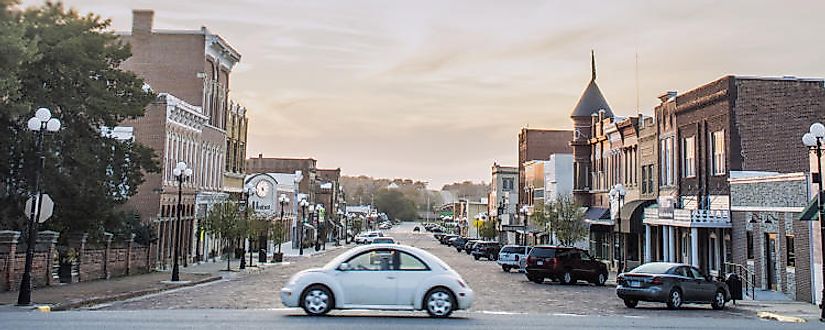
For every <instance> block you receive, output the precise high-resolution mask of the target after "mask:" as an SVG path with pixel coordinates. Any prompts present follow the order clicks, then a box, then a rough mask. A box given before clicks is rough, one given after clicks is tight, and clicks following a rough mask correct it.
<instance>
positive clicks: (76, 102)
mask: <svg viewBox="0 0 825 330" xmlns="http://www.w3.org/2000/svg"><path fill="white" fill-rule="evenodd" d="M0 1H2V2H0V4H2V8H1V9H3V10H2V12H3V13H2V14H0V20H1V21H0V39H2V41H3V42H0V54H2V55H0V57H4V56H6V51H9V52H11V54H13V55H14V56H20V57H19V59H17V58H15V60H13V61H0V63H2V64H0V66H11V68H8V67H0V107H2V109H0V110H1V111H0V126H2V127H3V128H2V133H0V139H2V141H6V142H8V143H3V144H2V145H1V146H0V164H2V165H0V179H2V181H3V183H4V184H5V185H4V186H5V188H6V189H5V192H4V193H3V194H0V199H2V200H0V222H2V223H0V226H2V227H5V228H17V229H20V228H22V227H23V219H24V217H23V216H22V210H21V209H22V207H21V206H22V204H23V202H24V201H25V199H26V198H27V195H28V193H29V191H30V190H31V180H32V178H33V177H34V169H35V168H36V167H37V166H36V164H37V158H36V152H34V137H33V134H31V132H29V131H27V130H26V129H25V127H26V125H25V121H26V120H27V119H28V118H29V117H30V116H31V115H32V113H33V112H34V108H37V107H41V106H44V107H48V108H50V109H51V111H52V115H53V117H56V118H59V119H60V121H61V122H62V123H63V127H62V128H61V130H60V132H58V133H56V134H47V137H46V141H45V144H44V145H45V146H46V148H44V153H45V156H46V169H45V171H44V172H43V175H42V188H43V191H45V192H47V193H49V194H50V195H51V197H52V199H54V200H55V210H54V215H53V217H52V218H51V219H50V220H49V221H48V222H47V223H46V226H47V227H48V228H50V229H53V230H57V231H60V232H61V233H64V234H65V233H67V232H69V231H72V232H88V233H90V234H91V235H92V237H94V236H100V234H102V232H103V231H119V230H120V227H123V226H128V221H126V220H125V219H126V217H123V216H122V214H121V213H120V212H119V211H118V208H119V206H121V205H122V204H123V203H125V202H126V200H127V199H128V198H129V197H130V196H132V195H134V194H135V193H137V187H138V186H139V185H140V184H141V183H142V182H143V173H146V172H156V171H158V165H157V163H156V162H155V160H154V159H153V157H154V154H153V152H152V150H151V149H149V148H147V147H145V146H143V145H140V144H138V143H135V142H133V141H118V140H116V139H114V138H111V137H105V136H103V135H102V134H101V128H102V127H113V126H116V125H117V124H118V123H120V122H121V121H123V120H124V119H127V118H134V117H139V116H142V115H143V113H144V109H145V107H146V105H148V104H149V103H150V102H151V101H152V100H153V99H154V95H153V94H152V93H151V92H149V91H145V90H144V89H143V85H144V83H143V80H142V79H140V78H138V77H137V76H135V75H134V74H133V73H131V72H127V71H124V70H122V69H120V64H121V63H122V62H123V61H124V60H126V59H127V58H129V57H130V56H131V52H130V49H129V46H128V44H125V43H124V42H122V41H121V40H120V39H119V38H118V36H117V35H116V34H115V33H113V32H112V31H110V29H109V28H110V21H109V20H105V19H102V18H100V17H99V16H97V15H94V14H87V15H80V14H79V13H78V12H77V11H75V10H67V9H65V8H64V7H63V5H62V4H60V3H57V4H54V3H46V4H45V5H43V6H38V7H29V8H28V9H26V10H24V11H11V10H10V9H9V4H10V3H14V1H11V2H10V1H9V0H0ZM9 17H11V19H9ZM19 31H22V35H21V34H20V33H19ZM6 32H8V33H6ZM7 39H11V40H7ZM6 41H9V42H8V43H7V42H6ZM65 236H66V235H61V237H65Z"/></svg>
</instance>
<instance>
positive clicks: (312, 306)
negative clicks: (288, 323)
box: [301, 285, 335, 316]
mask: <svg viewBox="0 0 825 330" xmlns="http://www.w3.org/2000/svg"><path fill="white" fill-rule="evenodd" d="M334 305H335V300H334V298H333V297H332V293H331V292H330V291H329V289H327V288H326V287H325V286H323V285H313V286H310V287H309V288H307V289H306V290H304V294H303V295H301V307H302V308H303V309H304V312H306V313H307V315H310V316H320V315H324V314H326V313H329V311H330V310H332V306H334Z"/></svg>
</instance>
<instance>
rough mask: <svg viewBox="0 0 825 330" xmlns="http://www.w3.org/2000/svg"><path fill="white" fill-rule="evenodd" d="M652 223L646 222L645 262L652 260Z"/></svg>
mask: <svg viewBox="0 0 825 330" xmlns="http://www.w3.org/2000/svg"><path fill="white" fill-rule="evenodd" d="M650 246H651V244H650V225H648V224H645V262H650Z"/></svg>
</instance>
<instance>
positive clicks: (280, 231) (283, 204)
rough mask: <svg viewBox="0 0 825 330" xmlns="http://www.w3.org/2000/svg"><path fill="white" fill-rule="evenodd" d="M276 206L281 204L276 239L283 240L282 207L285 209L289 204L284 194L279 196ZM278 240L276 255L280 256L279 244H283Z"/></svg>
mask: <svg viewBox="0 0 825 330" xmlns="http://www.w3.org/2000/svg"><path fill="white" fill-rule="evenodd" d="M278 204H281V218H280V221H281V224H280V225H279V226H278V237H280V240H283V237H284V236H283V234H284V226H285V224H284V207H286V205H287V204H289V197H286V195H285V194H281V196H278ZM280 240H279V243H278V254H279V255H280V254H281V244H283V242H280Z"/></svg>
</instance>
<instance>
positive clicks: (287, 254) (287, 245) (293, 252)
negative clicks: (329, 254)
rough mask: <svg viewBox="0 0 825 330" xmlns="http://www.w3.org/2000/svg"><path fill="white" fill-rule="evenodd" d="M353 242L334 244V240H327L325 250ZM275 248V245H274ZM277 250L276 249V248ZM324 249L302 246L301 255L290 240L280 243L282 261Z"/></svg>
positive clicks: (322, 251)
mask: <svg viewBox="0 0 825 330" xmlns="http://www.w3.org/2000/svg"><path fill="white" fill-rule="evenodd" d="M354 244H355V243H350V244H349V245H344V242H341V245H340V246H335V242H331V243H330V242H328V243H327V249H326V251H330V250H336V249H340V248H342V247H347V246H353V245H354ZM276 249H277V247H276ZM276 251H277V250H276ZM326 251H325V250H319V251H315V247H314V246H313V247H309V248H304V254H303V255H301V251H300V250H299V249H293V248H292V241H289V242H284V243H283V244H281V253H283V254H284V261H287V258H289V259H296V258H301V257H311V256H314V255H317V254H321V253H324V252H326Z"/></svg>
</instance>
